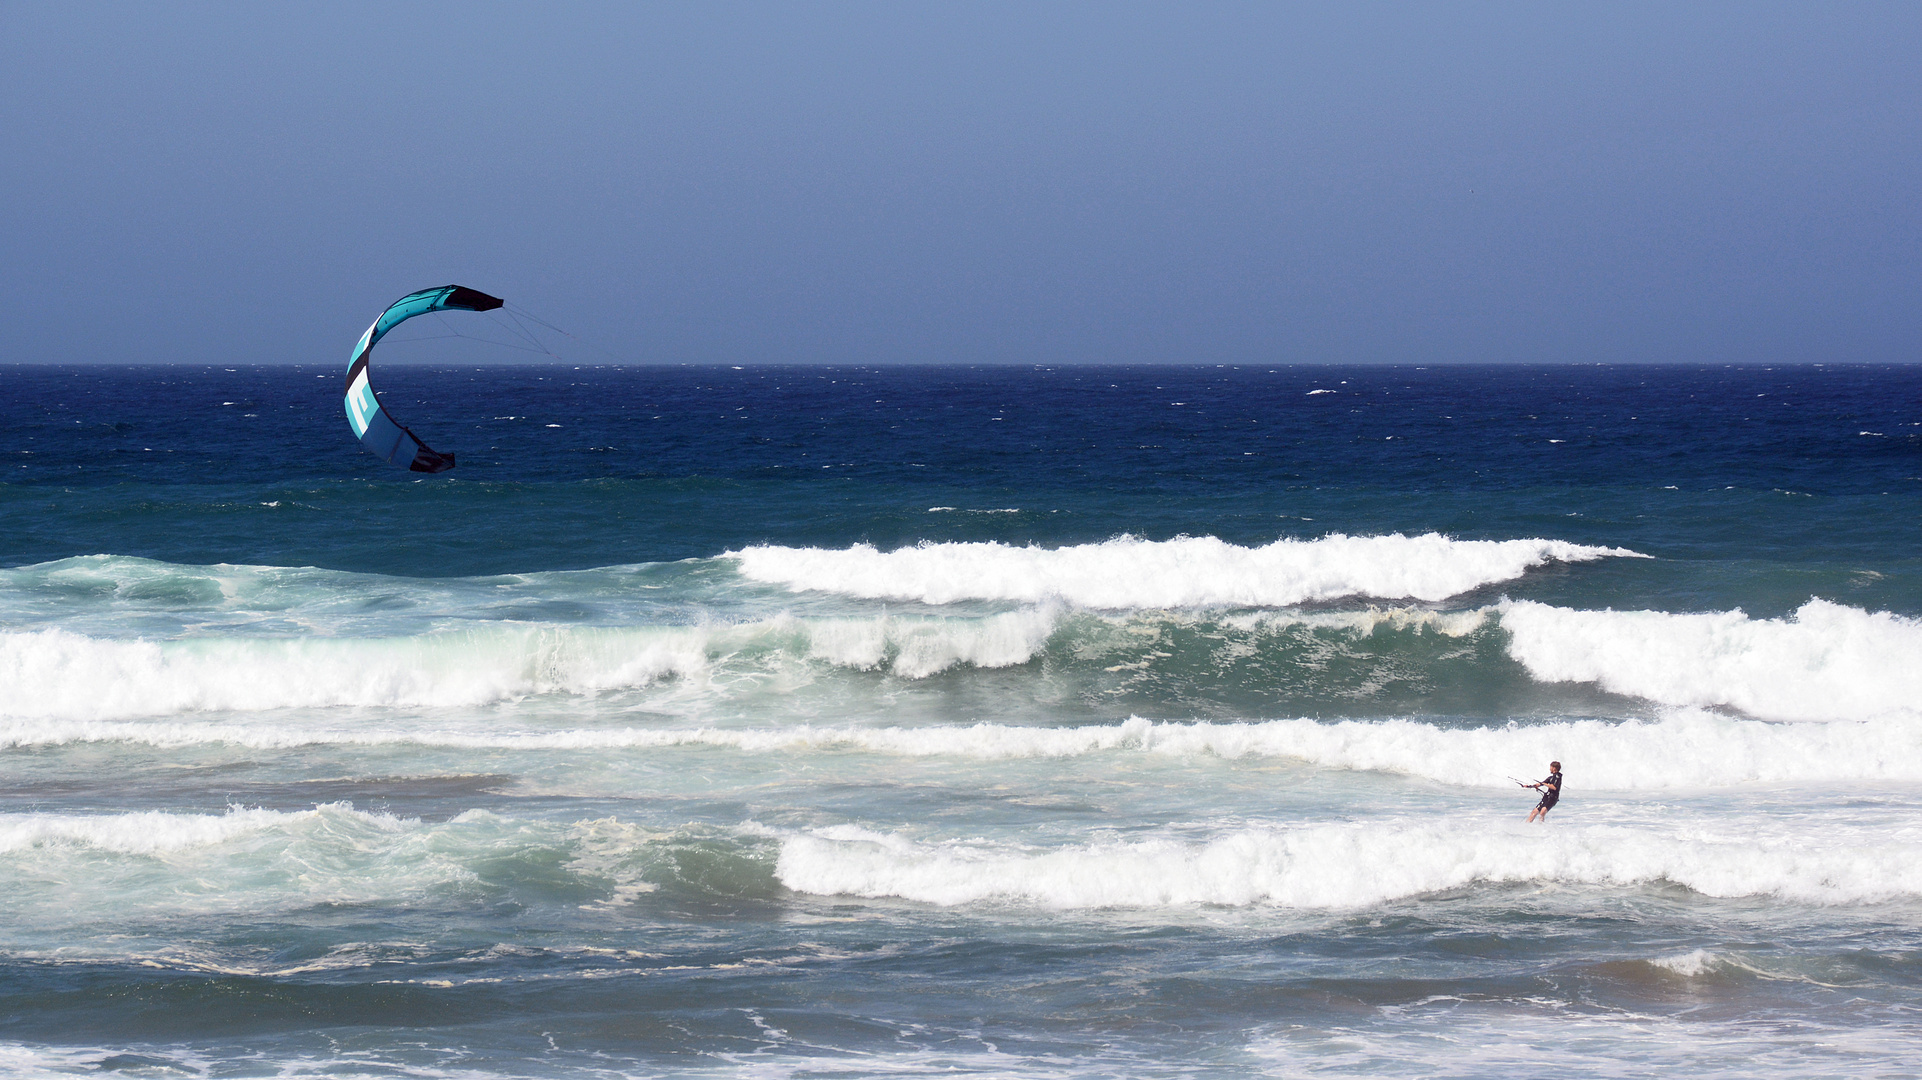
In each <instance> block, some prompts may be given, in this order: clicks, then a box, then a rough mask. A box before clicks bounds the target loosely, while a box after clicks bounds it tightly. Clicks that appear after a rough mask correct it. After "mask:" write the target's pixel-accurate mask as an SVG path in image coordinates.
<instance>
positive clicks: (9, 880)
mask: <svg viewBox="0 0 1922 1080" xmlns="http://www.w3.org/2000/svg"><path fill="white" fill-rule="evenodd" d="M8 375H9V387H10V389H9V391H8V394H7V395H6V399H5V401H4V402H0V455H3V457H0V468H4V469H5V471H6V476H4V477H0V785H3V786H0V881H4V882H5V888H4V889H0V1040H3V1041H0V1075H21V1076H40V1075H48V1074H61V1073H67V1072H72V1073H82V1072H88V1073H90V1072H96V1071H102V1070H106V1071H119V1072H123V1073H125V1074H128V1075H137V1076H138V1075H145V1076H180V1075H206V1076H275V1075H310V1074H311V1075H328V1076H363V1075H364V1076H395V1075H409V1076H450V1077H452V1076H460V1077H469V1076H474V1077H486V1076H528V1075H534V1076H609V1077H613V1076H708V1075H712V1076H794V1077H803V1076H877V1075H878V1076H894V1075H902V1076H913V1075H920V1074H924V1073H925V1074H943V1075H957V1074H958V1075H976V1076H1010V1077H1016V1076H1018V1077H1055V1076H1059V1077H1095V1076H1118V1075H1125V1076H1139V1077H1153V1076H1171V1077H1172V1076H1183V1077H1188V1076H1223V1077H1226V1076H1247V1075H1273V1076H1322V1075H1328V1076H1369V1077H1374V1076H1446V1077H1454V1076H1460V1077H1480V1076H1494V1075H1511V1074H1514V1073H1515V1072H1517V1071H1518V1070H1519V1071H1522V1072H1526V1073H1528V1074H1529V1075H1534V1074H1535V1073H1537V1072H1540V1071H1542V1070H1543V1065H1544V1063H1545V1062H1548V1063H1552V1066H1553V1071H1555V1072H1556V1073H1558V1074H1561V1075H1569V1076H1594V1077H1614V1076H1621V1075H1627V1074H1636V1073H1641V1072H1653V1071H1655V1070H1664V1071H1666V1070H1671V1069H1678V1068H1682V1069H1688V1070H1690V1071H1691V1072H1692V1073H1694V1074H1697V1075H1706V1076H1750V1075H1755V1074H1756V1073H1757V1072H1761V1071H1766V1072H1768V1073H1770V1074H1771V1075H1781V1076H1791V1077H1798V1076H1807V1077H1814V1076H1837V1075H1851V1076H1853V1075H1861V1076H1894V1075H1912V1074H1913V1072H1914V1067H1913V1064H1912V1061H1913V1058H1914V1040H1913V1035H1912V1032H1913V1031H1914V1028H1915V1025H1916V1023H1917V1021H1918V1019H1922V1017H1919V1016H1918V1006H1917V1002H1918V1000H1922V998H1919V997H1918V991H1919V990H1922V707H1919V706H1918V704H1917V703H1918V702H1922V559H1919V558H1918V549H1917V543H1916V531H1915V530H1916V523H1917V522H1918V521H1922V371H1918V370H1916V369H1907V368H1894V369H1886V368H1864V367H1848V366H1836V367H1807V368H1794V369H1774V370H1769V369H1759V368H1757V369H1740V368H1733V369H1732V368H1713V369H1695V368H1663V369H1639V368H1629V369H1610V368H1584V369H1570V368H1543V369H1495V368H1490V369H1459V368H1458V369H1433V370H1428V369H1418V368H1399V369H1383V368H1368V369H1336V368H1289V367H1277V368H1275V369H1272V370H1271V369H1268V368H1240V369H1233V368H1182V369H1174V368H1166V369H1153V368H1146V369H1144V368H1127V369H1076V368H1064V369H1054V370H1045V369H1044V370H1029V369H980V370H970V369H914V368H902V369H884V370H857V369H799V368H748V369H745V370H740V369H726V370H711V369H624V370H623V369H612V368H609V369H568V368H518V369H500V368H493V369H478V370H476V369H458V370H456V369H445V370H432V369H426V368H407V367H404V366H391V367H389V368H388V369H385V370H384V371H383V372H382V375H383V380H382V385H383V386H384V387H387V388H389V389H388V393H387V400H388V403H389V406H390V408H392V409H394V411H395V412H396V413H397V414H398V415H399V416H400V418H401V419H402V420H403V422H406V423H409V424H410V425H412V426H414V427H415V428H416V430H418V431H420V433H421V434H422V435H423V436H424V437H426V438H427V440H428V442H429V443H430V444H431V445H433V446H434V447H435V448H436V449H444V450H452V451H454V452H456V453H457V454H458V455H459V459H460V462H461V465H460V467H459V468H458V469H457V470H456V471H455V472H453V473H451V474H448V475H444V476H437V477H427V478H423V477H418V476H413V475H410V474H407V473H405V472H400V471H397V470H396V471H385V467H384V466H380V465H379V463H378V462H376V461H374V459H373V458H371V457H370V456H367V455H364V454H362V453H360V452H359V450H358V447H357V446H356V444H355V443H354V442H353V441H352V439H351V437H350V435H349V433H348V432H347V429H346V425H345V423H344V421H343V420H342V418H341V416H340V412H339V405H338V401H339V395H340V390H341V387H340V382H339V375H338V372H333V371H325V372H317V371H311V370H301V369H296V368H284V367H283V368H249V367H243V366H239V365H235V366H234V367H233V368H231V369H229V368H225V367H220V366H215V367H210V368H205V369H186V368H85V369H53V368H37V367H28V368H14V369H11V370H10V371H9V372H8ZM1550 758H1558V759H1560V760H1561V761H1562V762H1563V763H1564V765H1565V768H1566V773H1567V776H1568V783H1567V795H1566V797H1565V799H1564V801H1563V804H1562V807H1561V808H1560V809H1558V810H1557V811H1556V812H1555V814H1554V815H1553V817H1552V819H1551V821H1550V823H1549V824H1548V825H1546V826H1541V825H1536V826H1529V825H1526V824H1524V822H1523V820H1522V819H1523V817H1524V816H1525V815H1526V813H1527V810H1528V807H1529V806H1530V805H1532V802H1533V798H1532V796H1531V795H1530V793H1527V792H1523V791H1520V790H1519V789H1517V788H1516V787H1515V785H1514V784H1513V783H1512V782H1511V780H1510V777H1511V776H1519V777H1524V778H1528V779H1534V778H1538V777H1540V776H1541V775H1542V774H1543V773H1544V772H1545V766H1546V763H1547V761H1548V760H1549V759H1550Z"/></svg>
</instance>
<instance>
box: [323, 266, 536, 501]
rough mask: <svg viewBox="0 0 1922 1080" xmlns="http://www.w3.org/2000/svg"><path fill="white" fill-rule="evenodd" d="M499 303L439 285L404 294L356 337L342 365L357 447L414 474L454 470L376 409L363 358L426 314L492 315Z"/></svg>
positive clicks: (448, 457)
mask: <svg viewBox="0 0 1922 1080" xmlns="http://www.w3.org/2000/svg"><path fill="white" fill-rule="evenodd" d="M501 303H502V301H501V299H500V298H499V297H496V296H489V295H487V294H486V293H484V292H477V291H475V290H473V289H469V288H465V287H463V286H460V285H443V286H441V287H440V288H438V289H422V290H421V291H420V292H417V293H408V294H407V295H406V296H403V297H401V298H400V299H398V300H396V301H394V302H393V303H392V304H391V305H389V306H388V308H387V310H386V311H383V312H381V313H380V318H378V319H375V320H374V325H372V326H370V327H368V328H367V332H366V333H365V334H362V335H361V336H360V344H359V345H357V346H355V347H354V359H353V361H352V362H351V363H349V364H348V365H347V402H346V404H347V426H348V427H351V428H353V429H354V437H355V438H357V439H359V440H360V445H362V446H364V447H366V448H367V449H369V450H372V451H373V452H374V453H375V454H377V455H378V456H379V457H380V458H381V460H383V461H386V462H387V463H389V464H391V465H402V464H404V465H406V466H407V467H408V468H409V469H412V470H413V471H414V472H426V473H436V472H446V471H447V470H448V469H451V468H453V467H454V455H452V454H442V453H438V452H436V451H433V450H429V449H428V448H427V444H426V443H424V442H421V441H420V439H418V438H416V437H415V435H414V433H413V432H411V431H409V430H407V429H406V428H404V427H402V426H401V425H399V424H397V423H395V422H394V418H393V417H391V416H389V415H387V410H386V409H383V408H381V406H380V400H379V399H378V398H376V397H374V388H373V387H372V386H370V385H368V383H367V354H368V353H371V352H373V351H374V343H375V342H377V341H379V340H380V339H381V338H383V337H385V336H386V335H387V331H389V330H392V329H393V328H394V327H396V326H399V325H400V324H401V323H404V322H406V321H407V320H408V319H411V318H413V317H414V316H416V315H425V314H427V313H428V312H430V311H492V310H494V309H495V308H497V307H500V306H501Z"/></svg>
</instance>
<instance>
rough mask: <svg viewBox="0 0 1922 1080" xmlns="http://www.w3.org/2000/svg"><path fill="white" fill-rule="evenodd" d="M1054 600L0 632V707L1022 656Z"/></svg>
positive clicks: (512, 693) (499, 690)
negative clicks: (427, 624) (964, 610)
mask: <svg viewBox="0 0 1922 1080" xmlns="http://www.w3.org/2000/svg"><path fill="white" fill-rule="evenodd" d="M1055 622H1056V616H1055V614H1054V613H1053V612H1052V611H1050V610H1047V609H1043V608H1036V609H1027V610H1023V611H1014V612H1004V613H1002V614H999V615H994V616H988V617H984V618H979V619H964V618H916V617H894V616H880V617H869V618H850V619H797V618H791V617H786V616H780V617H776V618H771V619H763V620H757V621H754V622H749V623H714V624H707V625H698V626H664V627H640V628H601V627H572V626H540V625H531V624H515V623H495V624H491V625H488V626H486V627H484V628H480V629H476V630H471V631H450V632H441V633H432V634H423V635H417V636H412V637H398V638H385V639H370V638H328V637H312V636H309V637H297V638H199V639H193V638H190V639H183V640H173V641H120V640H103V639H100V638H93V637H88V636H85V635H81V634H75V633H72V632H70V631H66V630H36V631H24V632H0V686H3V687H5V688H6V689H5V692H4V693H0V718H13V719H64V720H80V721H93V720H113V719H125V718H130V717H141V716H166V715H173V714H179V713H192V712H206V711H234V710H267V709H281V708H294V707H334V706H414V707H435V706H463V705H465V706H473V705H484V704H489V703H492V702H498V701H510V700H514V699H517V698H522V697H526V696H528V695H532V694H544V693H574V694H583V693H593V692H596V691H602V690H611V689H623V688H633V687H643V686H648V685H650V684H652V683H655V682H658V681H660V680H663V679H669V678H699V677H705V676H707V675H709V674H711V673H712V672H713V670H714V669H715V667H716V665H717V664H718V663H720V662H721V661H723V660H724V659H725V658H727V657H729V656H732V655H734V654H736V653H738V652H741V651H743V650H748V651H755V650H758V651H765V652H777V653H781V654H783V655H787V656H791V657H794V658H796V659H812V660H819V661H824V662H827V663H830V664H835V665H839V666H844V667H852V668H857V669H862V670H875V669H886V670H888V671H890V672H892V673H893V674H896V675H899V676H901V677H903V678H909V679H919V678H925V677H927V676H930V675H933V674H936V673H938V672H941V671H944V670H946V669H948V668H951V667H954V666H956V665H958V664H971V665H974V666H976V667H1004V666H1008V665H1012V664H1020V663H1024V662H1026V661H1027V660H1029V659H1030V658H1032V657H1033V656H1034V655H1035V654H1036V653H1037V652H1038V651H1039V650H1040V649H1041V648H1042V647H1043V646H1044V645H1045V644H1046V642H1047V639H1048V636H1049V635H1050V634H1051V633H1053V631H1054V627H1055Z"/></svg>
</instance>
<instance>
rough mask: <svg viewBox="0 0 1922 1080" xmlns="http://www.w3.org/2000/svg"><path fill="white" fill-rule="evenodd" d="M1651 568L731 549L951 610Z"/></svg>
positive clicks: (809, 582)
mask: <svg viewBox="0 0 1922 1080" xmlns="http://www.w3.org/2000/svg"><path fill="white" fill-rule="evenodd" d="M1609 556H1617V557H1630V558H1645V557H1646V556H1641V555H1639V554H1638V553H1636V552H1633V551H1629V550H1627V549H1626V548H1606V547H1590V546H1586V545H1582V544H1571V543H1567V542H1565V541H1561V540H1539V539H1530V540H1454V539H1450V538H1449V537H1446V536H1442V535H1441V534H1439V533H1426V534H1423V535H1420V536H1404V535H1402V534H1400V533H1394V534H1390V535H1387V536H1346V535H1343V534H1340V533H1334V534H1331V535H1328V536H1324V537H1322V538H1320V539H1318V540H1293V539H1283V540H1277V541H1275V542H1274V543H1271V544H1266V545H1263V546H1261V547H1242V546H1239V545H1236V544H1230V543H1227V542H1225V541H1222V540H1219V539H1216V538H1215V537H1212V536H1202V537H1180V538H1177V539H1174V540H1142V539H1138V538H1136V537H1131V536H1123V537H1117V538H1116V539H1113V540H1109V541H1106V542H1105V543H1099V544H1078V545H1073V546H1069V547H1060V548H1043V547H1037V546H1032V545H1030V546H1028V547H1015V546H1012V545H1008V544H1002V543H998V542H992V541H990V542H981V543H941V544H935V543H923V544H920V545H918V546H916V547H907V548H900V549H898V550H895V551H886V552H884V551H880V550H878V549H876V548H875V547H873V546H871V545H868V544H857V545H855V546H853V547H850V548H840V549H825V548H792V547H778V546H772V545H757V546H754V547H748V548H743V549H741V550H739V551H731V552H729V553H728V554H727V556H726V557H727V558H730V559H733V560H734V561H735V562H736V564H737V565H738V566H739V568H740V572H741V574H742V576H744V577H747V578H749V579H751V580H754V581H760V582H765V583H768V584H774V585H783V586H786V587H787V588H790V589H793V590H796V591H802V590H811V591H817V592H829V593H838V594H841V595H844V596H855V597H862V598H868V599H890V600H917V601H921V602H924V603H930V604H950V603H954V602H956V601H961V600H1001V601H1016V602H1030V603H1032V602H1038V601H1043V600H1060V601H1064V602H1066V603H1069V604H1074V605H1078V606H1081V607H1088V608H1098V609H1106V610H1125V609H1131V608H1181V607H1229V606H1241V607H1279V606H1286V605H1289V604H1300V603H1307V602H1311V601H1323V600H1332V599H1337V598H1340V597H1348V596H1356V597H1363V596H1365V597H1376V598H1380V599H1412V600H1427V601H1435V600H1442V599H1445V598H1447V597H1450V596H1455V595H1458V594H1461V593H1464V592H1468V591H1469V590H1471V589H1476V588H1480V587H1482V586H1484V585H1490V584H1494V583H1496V582H1501V581H1509V580H1513V579H1514V578H1517V577H1520V576H1521V575H1522V574H1523V573H1525V572H1527V571H1528V570H1530V569H1532V568H1534V567H1537V566H1541V565H1543V564H1544V563H1547V562H1551V561H1562V562H1583V561H1588V560H1592V559H1600V558H1605V557H1609Z"/></svg>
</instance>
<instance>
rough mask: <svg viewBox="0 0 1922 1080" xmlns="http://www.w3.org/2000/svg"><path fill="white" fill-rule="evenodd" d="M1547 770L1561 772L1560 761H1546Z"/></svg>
mask: <svg viewBox="0 0 1922 1080" xmlns="http://www.w3.org/2000/svg"><path fill="white" fill-rule="evenodd" d="M1548 771H1549V772H1561V771H1562V763H1561V762H1559V761H1551V762H1549V763H1548Z"/></svg>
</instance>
